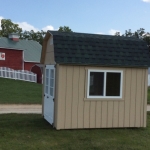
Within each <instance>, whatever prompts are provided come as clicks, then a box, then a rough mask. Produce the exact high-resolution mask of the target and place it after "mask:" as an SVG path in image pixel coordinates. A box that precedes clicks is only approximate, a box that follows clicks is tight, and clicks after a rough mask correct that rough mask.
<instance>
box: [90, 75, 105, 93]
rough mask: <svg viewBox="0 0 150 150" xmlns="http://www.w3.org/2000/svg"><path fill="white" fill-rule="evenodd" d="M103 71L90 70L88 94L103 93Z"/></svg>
mask: <svg viewBox="0 0 150 150" xmlns="http://www.w3.org/2000/svg"><path fill="white" fill-rule="evenodd" d="M103 91H104V73H103V72H90V84H89V95H90V96H103V95H104V92H103Z"/></svg>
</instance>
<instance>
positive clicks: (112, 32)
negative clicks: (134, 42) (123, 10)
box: [108, 29, 121, 35]
mask: <svg viewBox="0 0 150 150" xmlns="http://www.w3.org/2000/svg"><path fill="white" fill-rule="evenodd" d="M116 32H120V31H119V30H115V29H111V30H109V31H108V33H109V34H110V35H115V33H116ZM120 34H121V32H120Z"/></svg>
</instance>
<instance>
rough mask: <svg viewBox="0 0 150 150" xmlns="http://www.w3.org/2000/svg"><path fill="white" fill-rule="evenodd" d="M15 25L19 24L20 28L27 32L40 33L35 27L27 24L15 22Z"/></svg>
mask: <svg viewBox="0 0 150 150" xmlns="http://www.w3.org/2000/svg"><path fill="white" fill-rule="evenodd" d="M14 23H16V24H18V25H19V27H20V28H22V30H26V31H30V30H34V31H35V32H37V31H39V29H38V28H35V27H34V26H32V25H30V24H29V23H27V22H14Z"/></svg>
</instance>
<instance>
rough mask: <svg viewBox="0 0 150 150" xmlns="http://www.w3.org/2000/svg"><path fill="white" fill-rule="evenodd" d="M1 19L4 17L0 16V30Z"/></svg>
mask: <svg viewBox="0 0 150 150" xmlns="http://www.w3.org/2000/svg"><path fill="white" fill-rule="evenodd" d="M2 19H4V18H3V17H2V16H0V30H1V29H2V28H1V20H2Z"/></svg>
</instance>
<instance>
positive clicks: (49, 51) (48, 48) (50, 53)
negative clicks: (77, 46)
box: [44, 36, 55, 65]
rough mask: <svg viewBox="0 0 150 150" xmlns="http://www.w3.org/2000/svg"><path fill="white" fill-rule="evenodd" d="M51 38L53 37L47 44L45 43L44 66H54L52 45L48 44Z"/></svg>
mask: <svg viewBox="0 0 150 150" xmlns="http://www.w3.org/2000/svg"><path fill="white" fill-rule="evenodd" d="M52 38H53V37H52V36H51V37H50V38H49V39H48V41H47V43H46V55H45V62H44V64H46V65H50V64H51V65H52V64H55V61H54V45H53V44H50V40H51V39H52Z"/></svg>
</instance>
